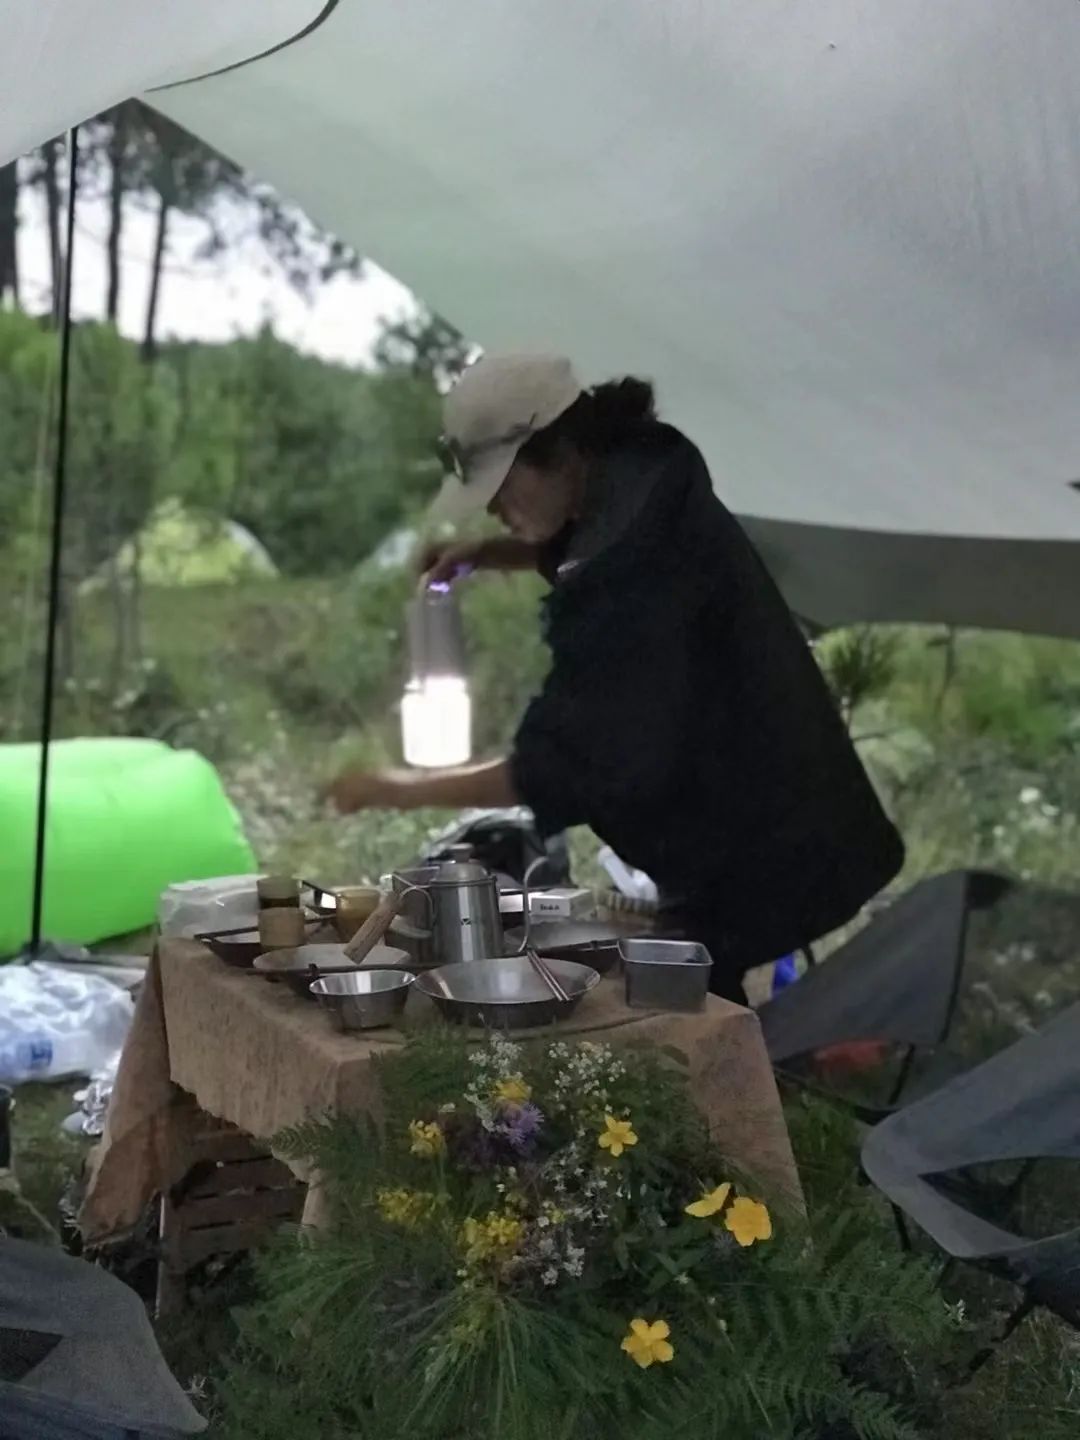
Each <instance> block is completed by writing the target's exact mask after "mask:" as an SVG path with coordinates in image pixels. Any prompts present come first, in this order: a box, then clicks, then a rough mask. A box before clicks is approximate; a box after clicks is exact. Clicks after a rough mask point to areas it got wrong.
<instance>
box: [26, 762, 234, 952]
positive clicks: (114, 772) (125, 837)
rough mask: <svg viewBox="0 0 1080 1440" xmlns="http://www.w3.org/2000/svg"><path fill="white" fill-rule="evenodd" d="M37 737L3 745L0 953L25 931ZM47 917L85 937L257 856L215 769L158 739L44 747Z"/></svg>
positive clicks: (59, 928)
mask: <svg viewBox="0 0 1080 1440" xmlns="http://www.w3.org/2000/svg"><path fill="white" fill-rule="evenodd" d="M40 753H41V747H40V746H38V745H0V955H11V954H12V953H14V952H15V951H17V950H18V949H19V947H20V946H21V945H22V944H23V943H24V942H25V941H26V940H27V938H28V936H29V933H30V911H31V903H32V891H33V872H34V828H35V816H36V806H37V786H38V766H39V760H40ZM50 756H51V758H50V762H49V815H48V828H47V841H46V865H45V914H44V923H43V926H42V929H43V932H44V934H45V935H46V936H48V937H49V938H51V939H55V940H76V941H81V942H82V943H84V944H89V943H91V942H93V941H95V940H105V939H107V938H109V937H110V936H114V935H124V934H127V933H128V932H130V931H132V930H139V929H141V928H142V927H143V926H145V925H150V924H152V923H153V920H154V917H155V914H156V911H157V902H158V897H159V895H160V894H161V892H162V890H164V889H165V887H166V886H167V885H172V884H174V883H176V882H177V881H180V880H203V879H206V878H208V877H210V876H212V875H237V874H244V873H248V872H250V871H251V870H252V869H253V868H254V859H253V856H252V854H251V848H250V846H249V845H248V843H247V840H246V839H245V837H244V833H243V831H242V830H241V828H240V821H239V817H238V816H237V814H236V811H235V810H234V809H233V807H232V805H231V804H230V803H229V800H228V798H227V797H226V795H225V792H224V790H223V789H222V788H221V781H220V780H219V779H218V776H217V772H216V771H215V769H214V767H213V766H212V765H211V764H210V763H209V761H207V760H204V759H203V757H202V756H201V755H196V754H195V753H194V751H191V750H171V749H170V748H169V746H168V745H163V744H162V743H161V742H160V741H158V740H122V739H118V740H112V739H104V740H58V741H56V742H55V743H54V744H53V745H52V746H51V749H50Z"/></svg>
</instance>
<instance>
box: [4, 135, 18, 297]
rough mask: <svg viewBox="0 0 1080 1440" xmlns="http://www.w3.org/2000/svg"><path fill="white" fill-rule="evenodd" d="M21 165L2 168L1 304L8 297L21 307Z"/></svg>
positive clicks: (14, 163)
mask: <svg viewBox="0 0 1080 1440" xmlns="http://www.w3.org/2000/svg"><path fill="white" fill-rule="evenodd" d="M17 164H18V162H17V161H15V160H12V162H11V164H10V165H3V166H0V305H2V304H3V303H4V299H5V297H6V296H8V295H10V296H11V301H12V304H13V305H14V306H15V308H16V309H18V308H19V250H18V245H17V243H16V232H17V230H18V226H19V177H18V171H17V169H16V166H17Z"/></svg>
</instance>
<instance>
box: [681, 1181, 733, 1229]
mask: <svg viewBox="0 0 1080 1440" xmlns="http://www.w3.org/2000/svg"><path fill="white" fill-rule="evenodd" d="M730 1194H731V1186H730V1184H729V1183H728V1182H727V1181H726V1180H725V1182H724V1183H723V1185H718V1186H717V1187H716V1189H715V1190H707V1191H706V1192H705V1194H704V1195H702V1197H701V1199H700V1200H695V1201H694V1203H693V1204H692V1205H687V1207H686V1213H687V1215H693V1217H694V1218H695V1220H707V1219H708V1218H709V1216H710V1215H717V1214H719V1212H720V1211H721V1210H722V1209H723V1208H724V1206H725V1205H726V1204H727V1197H728V1196H729V1195H730Z"/></svg>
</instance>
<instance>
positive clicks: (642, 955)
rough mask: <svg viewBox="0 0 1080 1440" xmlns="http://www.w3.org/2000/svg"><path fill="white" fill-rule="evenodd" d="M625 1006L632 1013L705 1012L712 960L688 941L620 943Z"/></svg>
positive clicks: (706, 953) (699, 946)
mask: <svg viewBox="0 0 1080 1440" xmlns="http://www.w3.org/2000/svg"><path fill="white" fill-rule="evenodd" d="M619 953H620V955H621V956H622V962H623V971H624V973H625V976H626V1003H627V1005H629V1006H631V1007H632V1008H633V1009H636V1010H676V1011H682V1012H684V1013H689V1014H693V1013H694V1012H696V1011H699V1010H704V1009H705V997H706V996H707V995H708V993H709V976H710V974H711V973H712V957H711V956H710V955H709V952H708V950H706V949H705V946H704V945H698V944H695V943H694V942H693V941H689V940H623V941H622V943H621V944H620V945H619Z"/></svg>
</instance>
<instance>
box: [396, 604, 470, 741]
mask: <svg viewBox="0 0 1080 1440" xmlns="http://www.w3.org/2000/svg"><path fill="white" fill-rule="evenodd" d="M406 629H407V634H408V641H409V678H408V680H407V681H406V684H405V692H404V694H403V695H402V697H401V743H402V750H403V752H404V756H405V763H406V764H407V765H416V766H422V767H424V768H427V769H439V768H441V767H443V766H448V765H463V764H464V763H465V761H466V760H468V759H469V757H470V756H471V755H472V702H471V700H470V698H469V686H468V681H467V680H466V678H465V633H464V629H463V627H462V623H461V610H460V609H459V607H458V602H457V597H456V596H455V595H454V594H453V592H452V591H451V589H450V586H449V585H444V584H435V585H428V586H426V587H425V589H424V591H423V593H422V594H420V595H418V596H417V597H416V598H415V599H414V600H413V601H412V602H411V604H410V605H409V608H408V611H407V614H406Z"/></svg>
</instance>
